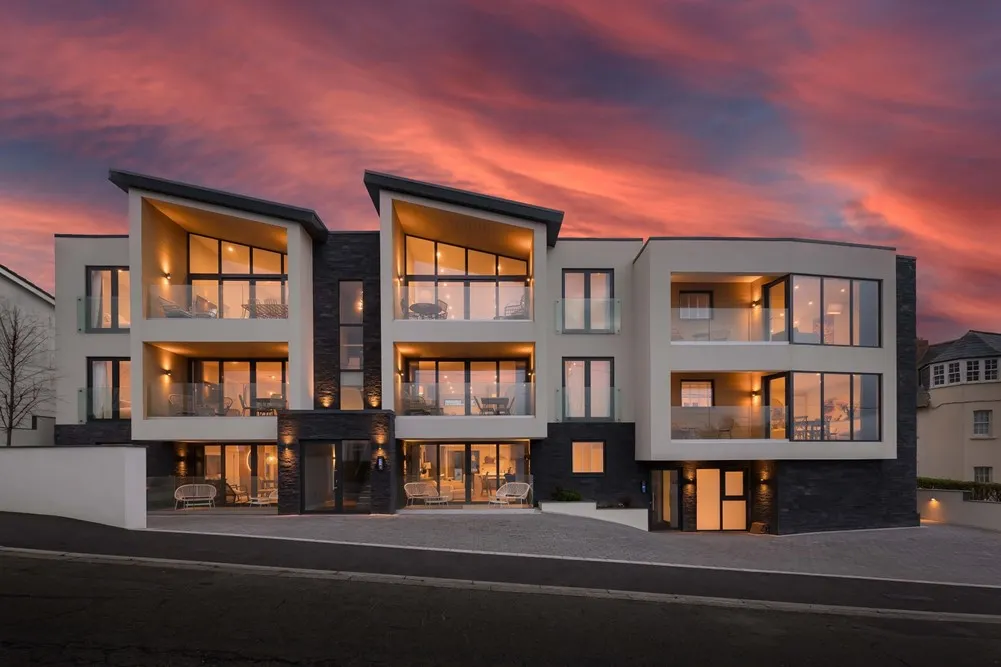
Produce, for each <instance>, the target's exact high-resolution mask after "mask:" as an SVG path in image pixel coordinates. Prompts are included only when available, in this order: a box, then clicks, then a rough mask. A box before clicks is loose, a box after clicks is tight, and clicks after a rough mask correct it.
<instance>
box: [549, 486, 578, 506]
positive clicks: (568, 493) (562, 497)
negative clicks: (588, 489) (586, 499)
mask: <svg viewBox="0 0 1001 667" xmlns="http://www.w3.org/2000/svg"><path fill="white" fill-rule="evenodd" d="M580 499H581V496H580V493H579V492H578V491H573V490H571V489H564V488H563V487H562V486H557V487H556V490H555V491H553V500H555V501H557V502H561V503H575V502H578V501H579V500H580Z"/></svg>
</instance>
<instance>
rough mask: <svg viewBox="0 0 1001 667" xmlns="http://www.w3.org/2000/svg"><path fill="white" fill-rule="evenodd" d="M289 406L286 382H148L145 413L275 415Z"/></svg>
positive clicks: (197, 415)
mask: <svg viewBox="0 0 1001 667" xmlns="http://www.w3.org/2000/svg"><path fill="white" fill-rule="evenodd" d="M287 407H288V385H287V384H280V383H274V382H270V383H261V384H242V385H237V384H229V383H226V384H213V383H207V382H184V383H169V384H167V385H163V384H160V383H150V384H148V385H147V387H146V417H147V418H149V417H275V416H277V414H278V412H279V411H280V410H285V409H287Z"/></svg>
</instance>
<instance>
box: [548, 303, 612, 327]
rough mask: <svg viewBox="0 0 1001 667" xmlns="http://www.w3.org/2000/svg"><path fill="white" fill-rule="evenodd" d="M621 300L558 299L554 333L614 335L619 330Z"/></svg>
mask: <svg viewBox="0 0 1001 667" xmlns="http://www.w3.org/2000/svg"><path fill="white" fill-rule="evenodd" d="M621 321H622V300H621V299H558V300H557V301H556V332H557V333H563V334H616V333H619V330H620V329H621Z"/></svg>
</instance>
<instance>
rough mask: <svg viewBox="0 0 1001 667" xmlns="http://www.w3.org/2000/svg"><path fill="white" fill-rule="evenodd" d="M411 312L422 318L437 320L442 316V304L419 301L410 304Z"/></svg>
mask: <svg viewBox="0 0 1001 667" xmlns="http://www.w3.org/2000/svg"><path fill="white" fill-rule="evenodd" d="M410 312H411V313H413V314H414V315H416V316H417V319H421V320H436V319H438V318H439V317H441V306H439V305H438V304H437V303H425V302H423V301H418V302H417V303H412V304H410Z"/></svg>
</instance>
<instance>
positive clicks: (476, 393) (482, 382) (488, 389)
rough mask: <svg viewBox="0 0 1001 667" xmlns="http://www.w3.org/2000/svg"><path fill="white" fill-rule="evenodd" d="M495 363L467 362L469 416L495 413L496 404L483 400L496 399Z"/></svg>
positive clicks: (496, 376) (496, 375)
mask: <svg viewBox="0 0 1001 667" xmlns="http://www.w3.org/2000/svg"><path fill="white" fill-rule="evenodd" d="M497 378H498V374H497V362H496V361H471V362H469V403H470V410H471V411H472V412H471V414H475V415H479V414H484V413H487V414H490V413H493V412H495V411H496V406H497V404H496V403H494V402H489V403H488V402H486V401H484V400H483V399H487V398H497Z"/></svg>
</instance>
